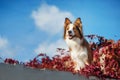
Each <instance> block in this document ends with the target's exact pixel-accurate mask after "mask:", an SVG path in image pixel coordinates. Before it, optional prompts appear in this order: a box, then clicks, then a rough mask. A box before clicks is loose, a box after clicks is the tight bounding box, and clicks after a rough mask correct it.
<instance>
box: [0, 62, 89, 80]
mask: <svg viewBox="0 0 120 80" xmlns="http://www.w3.org/2000/svg"><path fill="white" fill-rule="evenodd" d="M0 80H88V79H87V78H85V77H83V76H80V75H77V74H76V75H73V74H72V73H70V72H64V71H52V70H39V69H31V68H27V67H24V66H23V65H10V64H4V63H0Z"/></svg>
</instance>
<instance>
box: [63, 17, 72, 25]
mask: <svg viewBox="0 0 120 80" xmlns="http://www.w3.org/2000/svg"><path fill="white" fill-rule="evenodd" d="M70 23H71V21H70V20H69V18H65V23H64V24H65V26H67V25H68V24H70Z"/></svg>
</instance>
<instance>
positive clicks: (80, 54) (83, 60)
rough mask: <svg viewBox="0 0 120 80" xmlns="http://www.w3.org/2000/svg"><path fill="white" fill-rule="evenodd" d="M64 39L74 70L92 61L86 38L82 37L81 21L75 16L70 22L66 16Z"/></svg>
mask: <svg viewBox="0 0 120 80" xmlns="http://www.w3.org/2000/svg"><path fill="white" fill-rule="evenodd" d="M64 40H65V41H66V43H67V45H68V47H69V50H70V53H71V54H70V56H71V58H72V60H73V61H74V63H75V66H74V68H75V70H80V69H82V68H84V67H85V65H89V64H90V63H91V61H92V54H91V50H90V48H89V44H88V42H87V40H86V39H85V38H84V35H83V30H82V22H81V19H80V18H77V19H76V21H75V22H74V23H72V22H71V21H70V20H69V19H68V18H65V22H64Z"/></svg>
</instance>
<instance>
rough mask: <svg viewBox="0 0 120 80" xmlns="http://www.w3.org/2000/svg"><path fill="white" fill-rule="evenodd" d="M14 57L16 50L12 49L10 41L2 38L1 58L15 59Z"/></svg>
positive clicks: (0, 45) (0, 44)
mask: <svg viewBox="0 0 120 80" xmlns="http://www.w3.org/2000/svg"><path fill="white" fill-rule="evenodd" d="M13 56H14V50H13V49H12V48H10V45H9V41H8V40H7V39H6V38H4V37H1V36H0V57H2V58H5V57H13Z"/></svg>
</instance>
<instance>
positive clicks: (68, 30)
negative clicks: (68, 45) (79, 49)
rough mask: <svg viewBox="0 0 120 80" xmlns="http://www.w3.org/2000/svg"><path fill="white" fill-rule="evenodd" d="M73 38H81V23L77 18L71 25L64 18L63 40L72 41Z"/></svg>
mask: <svg viewBox="0 0 120 80" xmlns="http://www.w3.org/2000/svg"><path fill="white" fill-rule="evenodd" d="M74 37H77V38H80V39H82V38H83V31H82V22H81V19H80V18H77V19H76V21H75V22H74V23H72V22H71V21H70V20H69V19H68V18H65V22H64V39H66V38H67V39H70V40H71V39H73V38H74Z"/></svg>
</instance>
